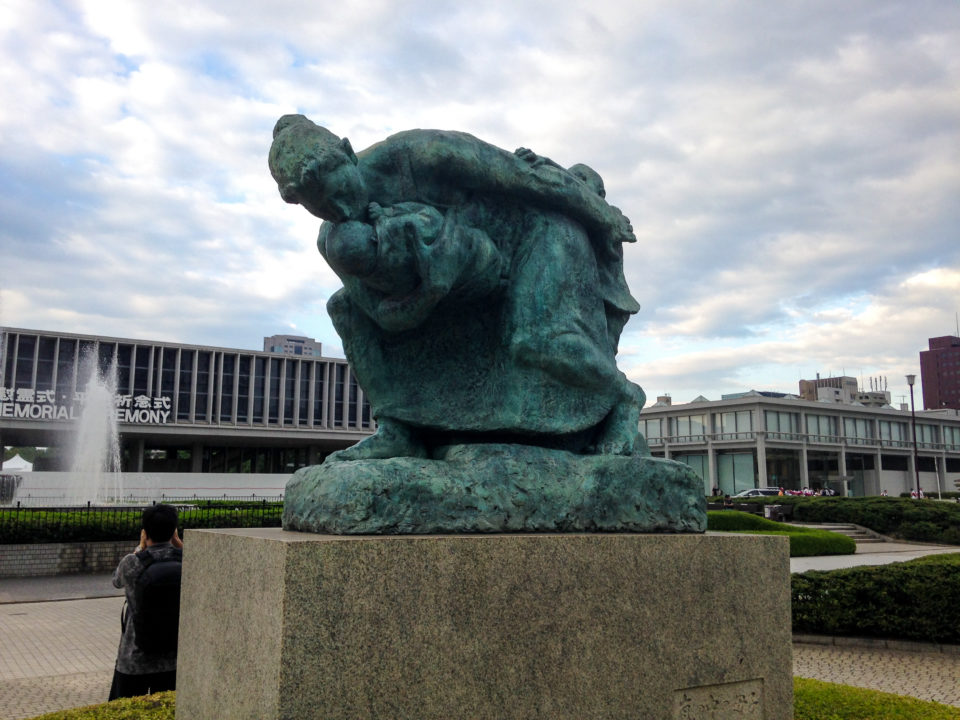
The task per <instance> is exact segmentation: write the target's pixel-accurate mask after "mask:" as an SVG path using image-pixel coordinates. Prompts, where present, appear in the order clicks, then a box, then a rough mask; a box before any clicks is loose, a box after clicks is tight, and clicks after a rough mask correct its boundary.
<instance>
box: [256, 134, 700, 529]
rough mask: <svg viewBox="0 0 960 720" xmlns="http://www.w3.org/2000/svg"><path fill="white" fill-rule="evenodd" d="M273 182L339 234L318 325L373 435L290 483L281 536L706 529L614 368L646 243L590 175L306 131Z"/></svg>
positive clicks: (484, 147) (496, 153)
mask: <svg viewBox="0 0 960 720" xmlns="http://www.w3.org/2000/svg"><path fill="white" fill-rule="evenodd" d="M270 169H271V172H272V173H273V176H274V178H275V179H276V181H277V184H278V186H279V188H280V194H281V196H282V197H283V199H284V200H286V201H287V202H290V203H299V204H301V205H303V206H304V207H305V208H306V209H307V210H309V211H310V212H311V213H312V214H314V215H316V216H317V217H319V218H321V219H323V220H325V221H326V222H325V223H324V224H323V225H322V226H321V229H320V236H319V239H318V247H319V250H320V252H321V254H322V255H323V257H324V258H325V259H326V260H327V262H328V263H329V264H330V266H331V267H332V268H333V269H334V271H335V272H336V273H337V274H338V276H339V277H340V278H341V279H342V280H343V283H344V287H343V289H341V290H340V291H338V292H337V293H335V294H334V295H333V297H331V298H330V301H329V303H328V306H327V307H328V310H329V313H330V317H331V319H332V321H333V323H334V326H335V327H336V329H337V332H338V333H339V334H340V336H341V338H342V339H343V342H344V349H345V352H346V355H347V358H348V359H349V360H350V362H351V365H352V366H353V368H354V372H355V373H356V375H357V378H358V380H359V382H360V384H361V385H362V387H363V388H364V391H365V392H366V395H367V397H368V399H369V401H370V405H371V408H372V410H373V413H374V417H375V418H376V419H377V425H378V427H377V431H376V433H375V434H374V435H372V436H370V437H369V438H367V439H365V440H363V441H361V442H360V443H358V444H357V445H355V446H353V447H351V448H347V449H345V450H341V451H339V452H337V453H333V454H332V455H330V456H329V457H328V458H327V459H326V461H325V462H324V464H323V465H322V466H318V467H314V468H305V469H304V470H302V471H300V472H299V473H298V474H297V475H296V476H295V477H294V478H293V479H292V480H291V482H290V484H289V485H288V488H287V495H286V501H285V510H284V527H287V528H288V529H302V530H313V531H322V532H344V533H346V532H470V531H508V530H591V529H592V530H641V531H642V530H648V531H649V530H683V531H702V530H703V529H704V525H705V513H704V508H703V502H702V497H703V493H702V487H701V482H700V480H699V479H698V478H697V477H696V476H695V475H694V474H693V473H692V472H691V471H690V470H689V469H688V468H686V466H683V465H679V464H677V463H671V462H669V461H662V460H656V459H653V458H650V457H649V455H650V453H649V450H648V449H647V446H646V443H645V441H644V440H643V438H642V436H640V434H639V432H638V418H639V413H640V409H641V408H642V406H643V403H644V394H643V391H642V390H641V389H640V388H639V387H638V386H637V385H635V384H634V383H632V382H630V381H629V380H628V379H627V378H626V377H625V376H624V375H623V373H621V372H620V371H619V370H618V369H617V366H616V359H615V358H616V353H617V344H618V342H619V338H620V333H621V331H622V330H623V327H624V324H625V323H626V321H627V319H628V318H629V316H630V315H631V314H633V313H635V312H637V310H638V309H639V305H638V304H637V302H636V300H634V298H633V297H632V296H631V295H630V292H629V290H628V288H627V284H626V280H625V279H624V276H623V251H622V243H623V242H629V241H633V240H635V238H634V236H633V232H632V228H631V226H630V224H629V222H628V221H627V219H626V217H624V215H623V214H622V213H621V212H620V211H619V210H618V209H617V208H615V207H613V206H612V205H610V204H608V203H607V202H606V201H605V199H604V197H605V191H604V187H603V181H602V179H601V178H600V176H599V175H598V174H597V173H596V172H595V171H594V170H592V169H591V168H589V167H587V166H586V165H574V166H573V167H571V168H569V169H564V168H562V167H560V166H559V165H557V164H556V163H554V162H552V161H551V160H548V159H547V158H543V157H540V156H537V155H536V154H535V153H533V152H532V151H530V150H527V149H524V148H520V149H519V150H517V151H516V152H515V153H509V152H507V151H504V150H501V149H499V148H497V147H494V146H493V145H490V144H488V143H485V142H482V141H481V140H478V139H477V138H475V137H473V136H471V135H468V134H466V133H458V132H448V131H439V130H411V131H406V132H401V133H398V134H396V135H392V136H391V137H389V138H387V139H386V140H384V141H383V142H381V143H377V144H376V145H374V146H372V147H370V148H368V149H367V150H364V151H362V152H360V153H359V154H356V153H354V151H353V149H352V148H351V146H350V142H349V141H348V140H346V139H345V138H344V139H340V138H338V137H337V136H336V135H334V134H333V133H331V132H329V131H328V130H326V129H325V128H322V127H320V126H318V125H316V124H314V123H313V122H311V121H310V120H308V119H307V118H305V117H303V116H301V115H286V116H284V117H282V118H281V119H280V120H279V121H278V122H277V125H276V128H275V129H274V141H273V146H272V148H271V150H270Z"/></svg>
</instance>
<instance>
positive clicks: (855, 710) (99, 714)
mask: <svg viewBox="0 0 960 720" xmlns="http://www.w3.org/2000/svg"><path fill="white" fill-rule="evenodd" d="M175 698H176V694H175V693H174V692H173V691H170V692H163V693H157V694H156V695H148V696H146V697H142V698H128V699H124V700H114V701H113V702H110V703H104V704H103V705H91V706H90V707H85V708H76V709H74V710H62V711H60V712H55V713H49V714H47V715H41V716H40V717H39V718H35V720H174V701H175ZM793 718H794V720H960V708H955V707H951V706H949V705H942V704H941V703H934V702H926V701H924V700H917V699H915V698H908V697H903V696H901V695H893V694H891V693H884V692H878V691H876V690H863V689H861V688H855V687H850V686H849V685H836V684H834V683H827V682H821V681H819V680H806V679H804V678H794V679H793Z"/></svg>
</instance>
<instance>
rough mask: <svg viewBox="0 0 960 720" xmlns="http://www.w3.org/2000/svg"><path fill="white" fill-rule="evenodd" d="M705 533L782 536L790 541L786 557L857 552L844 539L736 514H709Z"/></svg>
mask: <svg viewBox="0 0 960 720" xmlns="http://www.w3.org/2000/svg"><path fill="white" fill-rule="evenodd" d="M707 530H717V531H719V532H741V533H756V534H760V535H785V536H786V537H788V538H790V557H810V556H813V555H852V554H853V553H854V552H856V550H857V543H856V542H854V541H853V540H852V539H850V538H848V537H847V536H846V535H841V534H840V533H835V532H830V531H828V530H815V529H813V528H802V527H797V526H795V525H787V524H785V523H779V522H775V521H773V520H768V519H766V518H762V517H759V516H757V515H752V514H751V513H745V512H740V511H739V510H710V511H709V512H707Z"/></svg>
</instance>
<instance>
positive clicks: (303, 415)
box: [297, 360, 316, 426]
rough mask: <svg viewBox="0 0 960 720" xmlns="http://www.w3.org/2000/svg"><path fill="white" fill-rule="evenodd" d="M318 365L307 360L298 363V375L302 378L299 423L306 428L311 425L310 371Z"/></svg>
mask: <svg viewBox="0 0 960 720" xmlns="http://www.w3.org/2000/svg"><path fill="white" fill-rule="evenodd" d="M315 365H316V363H312V362H308V361H306V360H304V361H302V362H298V363H297V373H298V377H299V378H300V407H299V409H298V412H297V414H298V416H299V417H298V422H299V424H300V425H303V426H306V425H309V424H310V371H311V368H313V367H314V366H315Z"/></svg>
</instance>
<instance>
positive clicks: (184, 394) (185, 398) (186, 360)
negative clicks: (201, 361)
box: [177, 350, 194, 420]
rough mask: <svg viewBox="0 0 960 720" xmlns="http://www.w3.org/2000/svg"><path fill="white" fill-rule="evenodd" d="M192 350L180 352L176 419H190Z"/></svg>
mask: <svg viewBox="0 0 960 720" xmlns="http://www.w3.org/2000/svg"><path fill="white" fill-rule="evenodd" d="M193 356H194V351H193V350H182V351H181V352H180V392H179V393H178V399H177V420H189V419H190V391H191V389H192V388H193Z"/></svg>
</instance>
